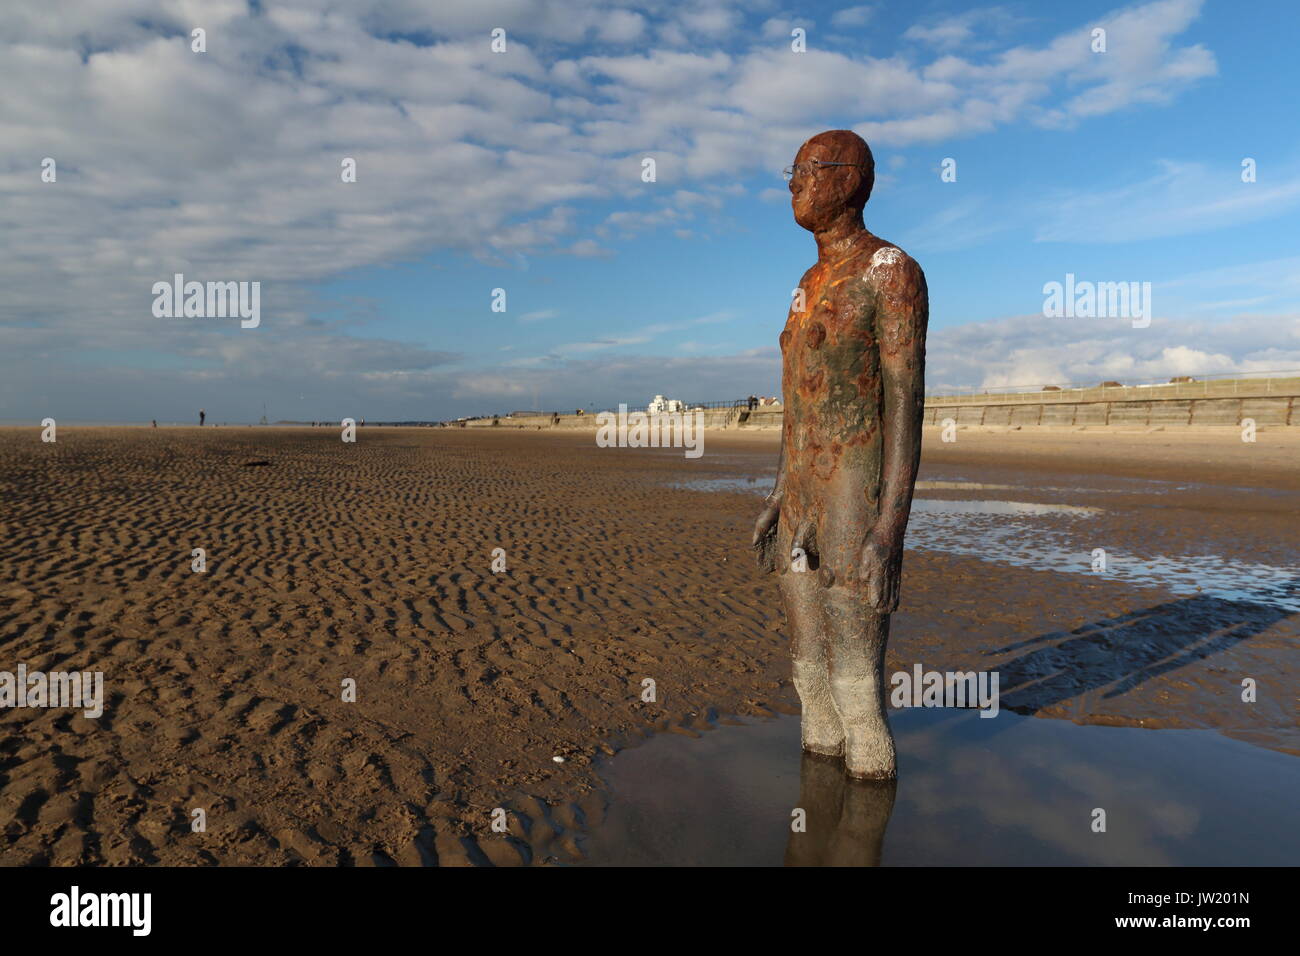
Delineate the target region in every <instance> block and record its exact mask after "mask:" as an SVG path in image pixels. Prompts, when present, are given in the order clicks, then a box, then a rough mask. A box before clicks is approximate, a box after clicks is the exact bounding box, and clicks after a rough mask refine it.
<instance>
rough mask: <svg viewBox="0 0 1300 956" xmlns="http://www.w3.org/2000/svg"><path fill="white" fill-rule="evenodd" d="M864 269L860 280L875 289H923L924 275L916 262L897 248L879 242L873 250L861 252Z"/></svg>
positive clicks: (891, 244) (882, 241) (888, 243)
mask: <svg viewBox="0 0 1300 956" xmlns="http://www.w3.org/2000/svg"><path fill="white" fill-rule="evenodd" d="M863 258H864V260H865V267H864V269H863V274H862V278H863V280H864V281H865V282H867V283H868V284H870V285H872V286H874V287H875V288H877V289H886V288H898V287H900V286H918V285H919V286H920V287H921V288H924V287H925V273H924V272H922V271H921V267H920V265H918V264H917V261H916V260H915V259H913V258H912V257H911V256H909V255H908V254H907V253H906V252H904V251H903V250H902V249H900V248H898V246H896V245H894V244H893V243H890V242H885V241H884V240H881V241H880V245H878V246H876V247H875V248H874V249H868V250H863Z"/></svg>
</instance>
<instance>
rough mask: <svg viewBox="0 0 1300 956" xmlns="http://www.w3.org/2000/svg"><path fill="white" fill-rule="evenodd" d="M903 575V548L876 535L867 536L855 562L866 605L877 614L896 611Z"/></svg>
mask: <svg viewBox="0 0 1300 956" xmlns="http://www.w3.org/2000/svg"><path fill="white" fill-rule="evenodd" d="M902 575H903V545H902V542H901V541H900V542H895V541H892V540H889V539H886V538H883V537H880V536H878V535H876V534H874V533H873V534H869V535H867V540H866V541H865V542H863V545H862V554H861V557H860V559H859V561H858V578H859V580H861V581H863V582H864V583H865V584H866V592H867V602H868V603H869V604H870V605H871V606H872V608H874V609H875V610H876V612H877V613H880V614H893V613H894V612H895V611H897V610H898V591H899V583H900V581H901V579H902Z"/></svg>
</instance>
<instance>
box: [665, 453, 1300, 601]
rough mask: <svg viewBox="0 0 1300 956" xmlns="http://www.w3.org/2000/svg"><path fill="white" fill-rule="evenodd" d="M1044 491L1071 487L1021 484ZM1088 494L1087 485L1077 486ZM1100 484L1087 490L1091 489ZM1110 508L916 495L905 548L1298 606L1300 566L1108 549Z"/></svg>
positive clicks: (716, 485)
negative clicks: (1103, 522)
mask: <svg viewBox="0 0 1300 956" xmlns="http://www.w3.org/2000/svg"><path fill="white" fill-rule="evenodd" d="M773 481H774V474H773V475H764V476H748V475H747V476H727V477H712V478H703V477H701V478H692V479H686V480H683V481H680V482H676V483H674V484H673V485H672V486H671V487H675V488H682V489H687V490H692V491H716V492H751V493H753V494H755V495H765V494H767V493H768V492H769V491H771V488H772V483H773ZM916 487H917V491H918V492H920V491H979V492H988V491H993V490H1011V489H1012V486H1009V485H999V484H982V483H977V482H969V481H956V480H954V481H918V482H917V483H916ZM1020 490H1021V491H1022V492H1027V491H1030V490H1033V491H1036V492H1038V493H1043V492H1065V491H1069V490H1070V489H1061V488H1039V489H1020ZM1077 490H1078V491H1079V492H1080V493H1084V490H1083V489H1077ZM1094 490H1095V489H1088V490H1087V493H1088V494H1091V493H1093V491H1094ZM1120 514H1121V513H1120V512H1108V511H1107V510H1106V509H1103V508H1098V507H1092V506H1085V505H1075V504H1065V503H1055V502H1053V503H1044V502H1033V501H1014V500H1007V499H980V500H961V499H949V498H925V497H917V498H915V499H914V500H913V502H912V516H911V520H910V521H909V523H908V528H907V539H906V547H907V548H908V549H909V550H920V551H937V552H940V553H943V554H957V555H962V556H966V557H973V558H978V559H980V560H982V561H987V562H990V563H992V564H1003V565H1012V566H1015V567H1025V568H1032V569H1034V570H1037V571H1064V572H1067V573H1072V574H1087V575H1090V576H1094V577H1096V578H1099V579H1105V578H1109V579H1112V580H1116V581H1121V582H1124V583H1126V584H1132V585H1137V586H1139V587H1163V588H1167V589H1169V590H1170V591H1172V592H1173V593H1175V594H1180V595H1197V594H1202V595H1208V596H1210V597H1217V598H1222V599H1224V600H1228V601H1245V602H1250V603H1254V604H1262V605H1268V606H1270V607H1277V608H1282V609H1284V610H1288V611H1296V612H1300V566H1289V567H1288V566H1280V565H1274V564H1267V563H1262V562H1248V561H1241V560H1237V559H1233V560H1228V559H1226V558H1225V557H1223V556H1220V555H1217V554H1200V555H1187V554H1151V555H1148V556H1141V555H1137V554H1133V553H1131V552H1128V551H1124V550H1119V549H1115V548H1111V547H1106V541H1107V538H1108V537H1109V536H1108V535H1107V534H1106V533H1105V532H1104V530H1101V529H1097V528H1096V526H1095V522H1092V521H1090V519H1096V518H1101V517H1105V516H1110V517H1117V516H1119V515H1120ZM1099 547H1100V548H1104V550H1105V551H1106V555H1105V566H1104V570H1100V571H1094V569H1093V564H1094V554H1093V552H1094V550H1095V549H1097V548H1099Z"/></svg>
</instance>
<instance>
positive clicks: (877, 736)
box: [844, 727, 898, 780]
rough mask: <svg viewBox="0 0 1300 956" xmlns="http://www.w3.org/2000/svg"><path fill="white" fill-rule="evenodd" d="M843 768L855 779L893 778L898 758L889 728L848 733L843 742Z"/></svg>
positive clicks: (896, 772)
mask: <svg viewBox="0 0 1300 956" xmlns="http://www.w3.org/2000/svg"><path fill="white" fill-rule="evenodd" d="M844 770H845V772H846V773H847V774H848V775H849V776H850V777H853V778H854V779H855V780H894V779H896V778H897V777H898V758H897V757H896V755H895V754H894V735H893V734H891V733H890V732H889V728H888V727H885V728H883V729H878V730H874V731H873V732H871V733H852V732H851V733H849V735H848V737H847V738H846V739H845V743H844Z"/></svg>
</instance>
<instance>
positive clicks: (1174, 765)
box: [580, 709, 1300, 866]
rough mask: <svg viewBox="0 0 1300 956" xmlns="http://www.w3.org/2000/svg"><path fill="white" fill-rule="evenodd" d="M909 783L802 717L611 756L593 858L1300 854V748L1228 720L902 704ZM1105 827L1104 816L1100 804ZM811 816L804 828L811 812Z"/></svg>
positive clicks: (737, 862) (1161, 859)
mask: <svg viewBox="0 0 1300 956" xmlns="http://www.w3.org/2000/svg"><path fill="white" fill-rule="evenodd" d="M890 720H891V724H892V726H893V728H894V733H895V735H896V738H897V741H898V754H899V776H898V781H897V783H896V784H882V783H863V782H856V781H852V780H850V779H848V778H847V777H845V776H844V774H843V770H842V768H841V766H840V765H839V764H838V763H837V762H834V761H828V760H826V759H824V758H817V757H807V756H803V755H802V754H801V751H800V747H799V718H798V717H796V716H782V717H777V718H774V719H771V720H766V721H753V722H733V723H731V724H726V725H719V726H718V727H717V728H716V729H715V730H712V731H708V732H706V733H703V734H701V735H700V736H699V737H698V738H695V739H692V738H689V737H683V736H681V735H678V734H660V735H657V736H655V737H652V738H650V739H649V740H647V741H646V742H644V743H642V744H640V745H638V746H635V747H632V748H630V749H627V750H624V751H622V752H620V753H619V754H617V755H616V756H615V757H613V758H611V759H609V760H608V761H606V762H605V764H604V766H603V767H602V775H603V776H604V777H605V779H606V781H607V783H608V787H609V794H610V797H609V800H610V802H609V805H608V808H607V810H606V812H605V813H604V816H603V820H602V821H601V823H600V824H599V825H598V826H595V827H593V828H591V830H590V831H589V832H587V833H586V834H585V835H584V836H583V837H582V838H581V839H580V845H581V846H582V848H583V850H584V852H585V863H587V864H589V865H596V866H601V865H606V866H608V865H665V866H666V865H699V866H781V865H796V866H797V865H856V866H870V865H877V864H880V865H894V866H911V865H947V866H954V865H956V866H965V865H972V866H973V865H1115V866H1166V865H1178V866H1205V865H1216V866H1237V865H1242V866H1253V865H1277V866H1280V865H1293V864H1294V862H1295V860H1296V859H1297V858H1298V856H1300V826H1297V822H1298V821H1297V812H1296V807H1297V805H1298V804H1300V759H1297V758H1296V757H1293V756H1290V755H1287V754H1284V753H1279V752H1276V751H1271V750H1265V749H1261V748H1258V747H1254V746H1252V745H1250V744H1246V743H1242V742H1240V741H1236V740H1233V739H1231V738H1228V737H1224V736H1222V735H1220V734H1218V733H1215V732H1213V731H1203V730H1146V729H1140V728H1128V727H1097V726H1080V725H1077V724H1073V723H1069V722H1067V721H1061V720H1045V719H1037V718H1032V717H1023V716H1020V715H1017V714H1013V713H1010V712H1007V711H1005V710H1004V711H1002V712H1001V713H999V715H998V716H997V717H996V718H994V719H991V720H988V719H981V718H979V716H978V713H977V712H976V711H973V710H942V709H910V710H895V711H892V712H891V716H890ZM1098 809H1100V810H1103V811H1105V824H1106V829H1105V832H1095V831H1094V819H1096V814H1095V811H1096V810H1098ZM798 810H802V811H804V815H805V818H806V830H805V831H804V832H801V833H796V832H793V830H792V823H793V822H794V820H795V817H794V814H795V813H796V811H798Z"/></svg>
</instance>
